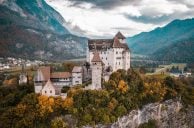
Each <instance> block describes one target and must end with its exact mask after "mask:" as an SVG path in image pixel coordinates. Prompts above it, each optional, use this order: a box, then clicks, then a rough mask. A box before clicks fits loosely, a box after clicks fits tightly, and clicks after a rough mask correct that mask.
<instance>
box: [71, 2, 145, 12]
mask: <svg viewBox="0 0 194 128" xmlns="http://www.w3.org/2000/svg"><path fill="white" fill-rule="evenodd" d="M70 1H71V2H72V5H73V6H78V7H79V6H80V5H82V4H83V3H90V4H92V5H93V6H92V7H93V8H101V9H105V10H107V9H114V8H117V7H120V6H125V5H138V4H139V3H140V2H141V1H142V0H70Z"/></svg>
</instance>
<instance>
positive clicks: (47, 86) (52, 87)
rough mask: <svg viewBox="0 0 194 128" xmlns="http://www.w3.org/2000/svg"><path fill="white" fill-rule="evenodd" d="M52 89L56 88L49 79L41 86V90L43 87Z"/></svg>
mask: <svg viewBox="0 0 194 128" xmlns="http://www.w3.org/2000/svg"><path fill="white" fill-rule="evenodd" d="M46 88H47V89H53V90H56V88H55V86H53V84H52V82H51V81H50V79H49V80H48V81H47V82H46V84H45V86H44V87H43V89H42V90H45V89H46Z"/></svg>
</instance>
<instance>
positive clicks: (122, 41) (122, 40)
mask: <svg viewBox="0 0 194 128" xmlns="http://www.w3.org/2000/svg"><path fill="white" fill-rule="evenodd" d="M115 37H117V38H118V39H119V41H120V42H121V43H126V37H125V36H123V34H122V33H121V32H120V31H119V32H118V33H117V34H116V35H115Z"/></svg>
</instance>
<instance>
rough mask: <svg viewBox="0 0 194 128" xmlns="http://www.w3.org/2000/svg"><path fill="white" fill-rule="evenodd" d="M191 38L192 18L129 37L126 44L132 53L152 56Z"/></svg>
mask: <svg viewBox="0 0 194 128" xmlns="http://www.w3.org/2000/svg"><path fill="white" fill-rule="evenodd" d="M192 37H194V18H192V19H185V20H174V21H172V22H171V23H169V24H167V25H166V26H164V27H161V28H156V29H154V30H153V31H150V32H143V33H140V34H138V35H135V36H133V37H129V38H127V42H128V45H129V47H130V48H131V49H132V52H133V53H136V54H144V55H153V54H156V53H161V51H164V50H161V49H165V48H167V47H168V46H169V48H168V49H169V50H171V48H172V47H173V45H174V44H176V43H178V42H180V41H184V40H187V39H190V38H192ZM158 50H160V51H158ZM185 50H186V49H184V48H182V49H181V51H185ZM157 51H158V52H157ZM169 53H170V52H169Z"/></svg>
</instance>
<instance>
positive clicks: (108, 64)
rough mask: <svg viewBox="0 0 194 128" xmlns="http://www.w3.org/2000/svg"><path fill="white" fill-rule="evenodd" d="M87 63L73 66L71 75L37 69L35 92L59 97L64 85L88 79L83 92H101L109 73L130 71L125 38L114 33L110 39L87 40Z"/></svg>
mask: <svg viewBox="0 0 194 128" xmlns="http://www.w3.org/2000/svg"><path fill="white" fill-rule="evenodd" d="M86 59H87V64H89V66H88V67H89V68H88V67H87V66H86V65H82V66H75V67H74V68H73V70H72V72H71V73H70V72H53V73H51V72H50V71H51V70H50V67H40V68H39V69H38V70H37V72H36V75H35V77H34V86H35V93H40V94H43V95H47V96H58V95H61V89H62V88H63V87H64V86H69V87H73V86H75V85H79V84H82V83H83V82H84V81H88V80H92V83H91V84H90V85H89V86H87V87H85V89H101V88H102V85H101V84H102V79H103V80H105V81H108V79H109V76H110V75H111V73H112V72H115V71H117V70H118V69H124V70H127V69H129V68H130V50H129V48H128V46H127V44H126V38H125V37H124V36H123V35H122V33H121V32H118V33H117V34H116V35H115V37H114V38H113V39H90V40H88V49H87V57H86Z"/></svg>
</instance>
